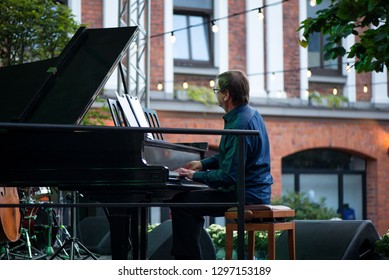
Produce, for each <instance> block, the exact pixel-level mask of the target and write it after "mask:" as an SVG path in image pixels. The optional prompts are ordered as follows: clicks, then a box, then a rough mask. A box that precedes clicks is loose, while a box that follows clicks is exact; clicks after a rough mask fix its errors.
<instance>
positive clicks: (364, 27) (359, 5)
mask: <svg viewBox="0 0 389 280" xmlns="http://www.w3.org/2000/svg"><path fill="white" fill-rule="evenodd" d="M322 1H323V0H316V3H317V4H318V5H320V4H321V3H322ZM388 13H389V1H382V0H331V5H330V6H329V7H328V8H327V9H322V10H319V11H318V12H317V17H316V18H307V19H306V20H304V21H302V22H301V23H300V27H299V28H298V30H303V37H304V38H302V40H300V41H299V44H300V45H301V46H303V47H307V46H308V44H309V39H310V37H311V36H312V35H313V34H314V33H315V32H321V33H322V34H323V35H327V34H328V36H329V38H328V42H327V44H326V45H325V46H324V49H323V51H324V59H326V60H329V59H335V58H337V57H338V56H344V55H347V57H348V58H355V59H356V62H355V65H354V66H355V69H356V71H357V72H358V73H362V72H372V71H376V72H382V71H383V69H384V66H386V67H388V66H389V25H388V23H387V20H388ZM352 35H355V36H357V37H358V38H359V40H358V39H357V40H356V42H355V44H354V45H352V46H351V47H350V49H349V50H346V49H345V48H344V47H343V46H342V45H341V42H342V39H343V38H346V37H348V36H352Z"/></svg>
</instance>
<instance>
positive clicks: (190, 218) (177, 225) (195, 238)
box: [171, 190, 237, 260]
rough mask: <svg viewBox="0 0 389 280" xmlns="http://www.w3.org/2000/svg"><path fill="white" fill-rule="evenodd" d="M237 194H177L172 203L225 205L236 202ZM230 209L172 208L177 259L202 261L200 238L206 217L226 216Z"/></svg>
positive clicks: (215, 191)
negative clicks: (225, 203)
mask: <svg viewBox="0 0 389 280" xmlns="http://www.w3.org/2000/svg"><path fill="white" fill-rule="evenodd" d="M236 200H237V199H236V193H235V192H222V191H219V190H203V191H190V192H184V193H179V194H177V195H176V196H175V197H174V198H173V201H172V202H186V203H189V202H194V203H197V202H198V203H204V204H206V203H217V202H219V203H223V202H236ZM228 208H229V207H228V206H226V207H212V206H209V205H204V206H201V207H197V206H196V207H194V206H193V207H185V206H184V207H171V214H172V225H173V248H172V252H171V254H172V255H173V256H175V258H176V259H194V260H196V259H197V260H201V259H202V256H201V246H200V236H201V231H202V228H203V227H204V216H212V217H218V216H224V213H225V211H226V210H227V209H228Z"/></svg>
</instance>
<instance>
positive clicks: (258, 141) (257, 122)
mask: <svg viewBox="0 0 389 280" xmlns="http://www.w3.org/2000/svg"><path fill="white" fill-rule="evenodd" d="M223 118H224V129H243V130H256V131H259V136H246V137H245V155H244V160H245V196H246V197H245V199H246V203H248V204H250V203H264V204H270V196H271V185H272V184H273V177H272V175H271V173H270V147H269V138H268V134H267V130H266V126H265V123H264V121H263V119H262V117H261V115H260V114H259V112H258V111H257V110H255V109H254V108H253V107H251V106H250V105H241V106H238V107H236V108H234V109H233V110H231V111H230V112H228V113H227V114H225V115H224V116H223ZM201 163H202V166H203V170H202V171H197V172H195V173H194V176H193V180H195V181H198V182H202V183H205V184H207V185H208V186H210V187H211V188H218V189H221V190H225V191H236V186H237V179H238V167H239V164H240V163H239V162H238V136H236V135H222V137H221V140H220V144H219V153H218V154H216V155H213V156H211V157H209V158H206V159H203V160H201Z"/></svg>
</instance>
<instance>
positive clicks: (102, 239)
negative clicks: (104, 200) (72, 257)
mask: <svg viewBox="0 0 389 280" xmlns="http://www.w3.org/2000/svg"><path fill="white" fill-rule="evenodd" d="M77 238H78V239H79V240H80V242H81V243H82V244H83V245H85V247H86V248H88V249H89V250H90V251H91V252H92V253H96V254H100V255H110V254H111V238H110V234H109V222H108V219H107V217H106V216H91V217H86V218H84V219H83V220H81V221H80V222H79V223H78V224H77Z"/></svg>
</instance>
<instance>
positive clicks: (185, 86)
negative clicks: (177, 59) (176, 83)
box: [182, 81, 189, 89]
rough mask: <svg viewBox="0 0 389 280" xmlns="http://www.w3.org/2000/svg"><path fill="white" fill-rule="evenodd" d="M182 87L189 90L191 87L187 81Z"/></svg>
mask: <svg viewBox="0 0 389 280" xmlns="http://www.w3.org/2000/svg"><path fill="white" fill-rule="evenodd" d="M182 87H183V88H184V89H187V88H188V87H189V84H188V82H187V81H185V82H183V83H182Z"/></svg>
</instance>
